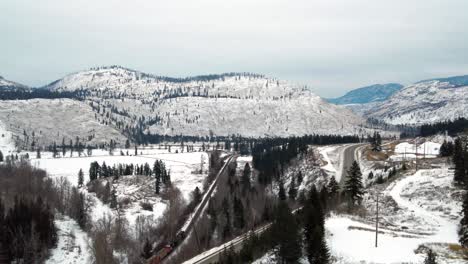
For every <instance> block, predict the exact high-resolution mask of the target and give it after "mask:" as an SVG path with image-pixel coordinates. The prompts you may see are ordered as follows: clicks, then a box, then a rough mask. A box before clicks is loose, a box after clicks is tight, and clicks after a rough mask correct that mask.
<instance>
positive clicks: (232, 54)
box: [0, 0, 468, 97]
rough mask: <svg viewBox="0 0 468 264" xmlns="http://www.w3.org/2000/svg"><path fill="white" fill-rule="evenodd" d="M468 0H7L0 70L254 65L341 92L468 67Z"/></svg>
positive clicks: (0, 24) (27, 75) (31, 73)
mask: <svg viewBox="0 0 468 264" xmlns="http://www.w3.org/2000/svg"><path fill="white" fill-rule="evenodd" d="M467 10H468V1H466V0H439V1H436V0H391V1H390V0H388V1H384V0H278V1H276V0H187V1H179V0H165V1H159V0H125V1H123V0H75V1H64V0H41V1H38V0H29V1H28V0H2V1H0V36H1V40H0V51H1V52H0V75H2V76H4V77H5V78H7V79H10V80H13V81H17V82H21V83H24V84H27V85H31V86H41V85H44V84H46V83H48V82H51V81H53V80H55V79H58V78H61V77H63V76H64V75H65V74H67V73H70V72H75V71H79V70H82V69H87V68H90V67H94V66H104V65H114V64H117V65H122V66H125V67H129V68H133V69H136V70H140V71H144V72H148V73H154V74H157V75H169V76H175V77H177V76H189V75H198V74H207V73H220V72H232V71H249V72H256V73H264V74H266V75H269V76H272V77H278V78H281V79H287V80H290V81H294V82H299V83H303V84H307V85H309V87H311V88H312V89H313V90H314V91H315V92H316V93H317V94H319V95H321V96H324V97H333V96H337V95H341V94H343V93H344V92H345V91H347V90H349V89H350V88H356V87H359V86H364V85H367V84H373V83H384V82H401V83H403V84H408V83H411V82H414V81H418V80H421V79H427V78H433V77H442V76H451V75H458V74H468V26H467V25H468V15H467V13H466V12H467Z"/></svg>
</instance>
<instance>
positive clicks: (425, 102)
mask: <svg viewBox="0 0 468 264" xmlns="http://www.w3.org/2000/svg"><path fill="white" fill-rule="evenodd" d="M461 85H462V86H461ZM364 114H365V115H368V116H370V117H374V118H377V119H381V120H383V121H386V122H388V123H391V124H418V123H419V124H421V123H431V122H437V121H444V120H449V119H456V118H458V117H468V85H466V84H463V83H460V85H457V84H454V83H451V82H450V81H441V80H430V81H425V82H419V83H416V84H413V85H410V86H407V87H405V88H404V89H402V90H400V91H398V92H397V93H395V94H394V95H393V96H392V97H390V98H389V99H388V100H387V101H385V102H382V103H381V104H377V105H376V106H375V107H371V108H370V109H369V110H367V111H365V113H364Z"/></svg>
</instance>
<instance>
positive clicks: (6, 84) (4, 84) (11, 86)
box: [0, 76, 29, 91]
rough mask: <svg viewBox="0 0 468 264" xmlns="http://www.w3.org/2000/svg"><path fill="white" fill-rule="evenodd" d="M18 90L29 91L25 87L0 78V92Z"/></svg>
mask: <svg viewBox="0 0 468 264" xmlns="http://www.w3.org/2000/svg"><path fill="white" fill-rule="evenodd" d="M19 89H22V90H24V89H29V88H28V87H27V86H25V85H22V84H19V83H15V82H12V81H9V80H6V79H4V78H3V77H2V76H0V91H1V90H19Z"/></svg>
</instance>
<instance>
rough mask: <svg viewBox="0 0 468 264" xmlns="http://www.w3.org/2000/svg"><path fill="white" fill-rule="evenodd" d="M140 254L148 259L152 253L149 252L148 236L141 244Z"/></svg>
mask: <svg viewBox="0 0 468 264" xmlns="http://www.w3.org/2000/svg"><path fill="white" fill-rule="evenodd" d="M141 256H142V257H143V258H144V259H149V258H151V256H152V254H151V243H150V242H149V240H148V238H146V240H145V244H144V245H143V250H142V252H141Z"/></svg>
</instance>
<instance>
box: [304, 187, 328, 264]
mask: <svg viewBox="0 0 468 264" xmlns="http://www.w3.org/2000/svg"><path fill="white" fill-rule="evenodd" d="M303 217H304V219H303V222H304V234H305V249H306V253H307V259H308V260H309V263H313V264H315V263H317V264H322V263H329V259H330V253H329V250H328V247H327V245H326V241H325V231H324V230H325V227H324V225H325V216H324V211H323V208H322V206H321V201H320V195H319V193H318V192H317V189H316V188H315V186H313V187H312V188H311V190H310V193H309V198H308V201H307V203H306V205H305V206H304V214H303Z"/></svg>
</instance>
